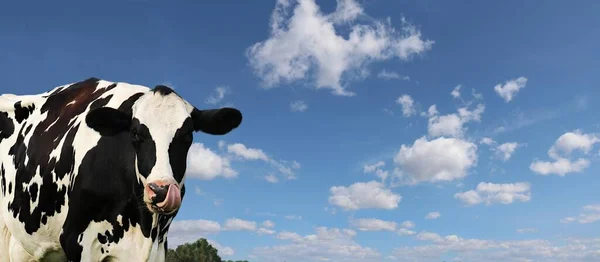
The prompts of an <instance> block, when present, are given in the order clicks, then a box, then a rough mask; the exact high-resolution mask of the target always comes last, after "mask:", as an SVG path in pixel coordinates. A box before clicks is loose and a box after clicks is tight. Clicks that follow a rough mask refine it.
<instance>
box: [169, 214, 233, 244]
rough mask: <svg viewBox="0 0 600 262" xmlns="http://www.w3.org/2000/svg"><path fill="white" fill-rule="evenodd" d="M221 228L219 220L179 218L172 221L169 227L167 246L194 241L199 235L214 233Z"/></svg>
mask: <svg viewBox="0 0 600 262" xmlns="http://www.w3.org/2000/svg"><path fill="white" fill-rule="evenodd" d="M221 230H222V228H221V224H219V222H215V221H210V220H204V219H199V220H180V221H173V222H172V223H171V226H170V228H169V236H168V237H169V246H172V247H177V246H179V245H182V244H185V243H189V242H194V241H196V240H198V239H199V238H201V237H205V238H206V237H208V236H210V235H216V234H218V233H219V232H220V231H221Z"/></svg>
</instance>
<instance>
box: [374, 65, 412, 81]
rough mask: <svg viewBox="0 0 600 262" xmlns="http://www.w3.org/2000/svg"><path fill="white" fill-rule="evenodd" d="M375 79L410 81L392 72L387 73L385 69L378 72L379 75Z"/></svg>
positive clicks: (408, 78) (406, 77)
mask: <svg viewBox="0 0 600 262" xmlns="http://www.w3.org/2000/svg"><path fill="white" fill-rule="evenodd" d="M377 77H378V78H381V79H386V80H390V79H401V80H406V81H410V77H408V76H403V75H400V74H398V73H396V72H393V71H387V70H386V69H385V68H384V69H383V70H381V71H379V73H377Z"/></svg>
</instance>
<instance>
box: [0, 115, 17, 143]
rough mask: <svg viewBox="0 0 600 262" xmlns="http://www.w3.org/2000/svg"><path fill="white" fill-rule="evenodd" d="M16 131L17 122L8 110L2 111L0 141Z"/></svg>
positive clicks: (0, 116)
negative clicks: (14, 121) (15, 122)
mask: <svg viewBox="0 0 600 262" xmlns="http://www.w3.org/2000/svg"><path fill="white" fill-rule="evenodd" d="M14 132H15V124H14V123H13V120H12V119H11V118H10V117H9V116H8V113H7V112H0V143H2V140H3V139H5V138H9V137H10V136H12V134H13V133H14Z"/></svg>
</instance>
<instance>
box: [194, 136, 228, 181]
mask: <svg viewBox="0 0 600 262" xmlns="http://www.w3.org/2000/svg"><path fill="white" fill-rule="evenodd" d="M187 172H188V173H187V176H189V177H193V178H199V179H202V180H211V179H214V178H216V177H219V176H222V177H225V178H234V177H236V176H237V175H238V172H237V171H235V170H233V169H232V168H231V164H230V161H229V159H228V158H225V157H221V156H219V155H218V154H217V153H215V152H213V151H212V150H210V149H209V148H206V147H204V144H202V143H194V144H192V146H191V147H190V150H189V152H188V168H187Z"/></svg>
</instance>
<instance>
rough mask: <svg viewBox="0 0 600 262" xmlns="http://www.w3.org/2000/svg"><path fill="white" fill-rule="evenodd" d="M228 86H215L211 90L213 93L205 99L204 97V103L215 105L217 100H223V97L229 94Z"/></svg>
mask: <svg viewBox="0 0 600 262" xmlns="http://www.w3.org/2000/svg"><path fill="white" fill-rule="evenodd" d="M230 92H231V91H230V88H229V87H227V86H219V87H217V88H215V91H214V92H213V94H211V95H210V96H209V97H208V98H207V99H206V101H205V102H206V103H207V104H210V105H216V104H218V103H219V102H221V101H222V100H223V98H225V95H227V94H229V93H230Z"/></svg>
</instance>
